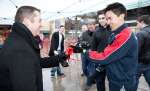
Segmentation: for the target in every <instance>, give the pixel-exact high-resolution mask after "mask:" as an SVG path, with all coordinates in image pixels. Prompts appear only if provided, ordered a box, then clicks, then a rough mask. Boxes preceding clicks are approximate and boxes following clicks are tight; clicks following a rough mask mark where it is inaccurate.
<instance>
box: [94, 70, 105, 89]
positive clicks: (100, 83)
mask: <svg viewBox="0 0 150 91" xmlns="http://www.w3.org/2000/svg"><path fill="white" fill-rule="evenodd" d="M105 77H106V71H105V70H104V71H102V72H100V73H99V74H98V75H97V77H96V86H97V91H105Z"/></svg>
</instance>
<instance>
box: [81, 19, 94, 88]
mask: <svg viewBox="0 0 150 91" xmlns="http://www.w3.org/2000/svg"><path fill="white" fill-rule="evenodd" d="M87 23H88V24H87V28H88V30H86V31H84V32H83V33H82V35H81V37H80V42H81V45H82V43H84V46H87V45H89V46H88V47H87V48H83V52H82V53H81V60H82V70H83V74H84V75H85V77H86V78H87V79H86V82H85V83H86V84H85V86H84V90H88V89H90V88H91V86H92V84H93V82H92V81H91V80H90V79H89V76H90V75H91V74H92V72H93V69H94V64H92V63H91V62H90V61H88V60H86V58H85V52H86V51H88V50H90V48H91V43H92V36H93V34H94V32H95V20H94V19H92V20H89V21H88V22H87ZM85 44H86V45H85Z"/></svg>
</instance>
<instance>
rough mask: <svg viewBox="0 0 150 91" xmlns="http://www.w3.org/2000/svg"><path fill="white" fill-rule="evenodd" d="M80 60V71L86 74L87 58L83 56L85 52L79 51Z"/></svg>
mask: <svg viewBox="0 0 150 91" xmlns="http://www.w3.org/2000/svg"><path fill="white" fill-rule="evenodd" d="M81 60H82V71H83V74H84V75H86V76H87V75H88V73H87V64H88V62H87V60H86V57H85V54H84V53H81Z"/></svg>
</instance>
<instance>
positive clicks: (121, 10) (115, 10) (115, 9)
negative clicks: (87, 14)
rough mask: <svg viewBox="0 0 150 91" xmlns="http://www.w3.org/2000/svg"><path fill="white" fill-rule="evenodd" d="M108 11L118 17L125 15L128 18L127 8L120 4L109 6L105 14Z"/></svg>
mask: <svg viewBox="0 0 150 91" xmlns="http://www.w3.org/2000/svg"><path fill="white" fill-rule="evenodd" d="M107 11H112V12H113V13H114V14H116V15H117V16H120V15H121V14H125V16H126V14H127V11H126V8H125V6H124V5H123V4H121V3H118V2H116V3H113V4H110V5H108V6H107V7H106V8H105V10H104V12H105V14H106V12H107Z"/></svg>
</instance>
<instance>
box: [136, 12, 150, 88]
mask: <svg viewBox="0 0 150 91" xmlns="http://www.w3.org/2000/svg"><path fill="white" fill-rule="evenodd" d="M137 27H138V28H139V29H140V31H139V32H138V33H137V34H136V36H137V39H138V48H139V61H138V62H139V63H138V70H137V80H138V83H139V78H140V77H141V75H142V74H143V76H144V77H145V80H146V82H147V83H148V85H149V87H150V41H149V40H150V36H149V35H150V16H149V15H142V16H140V17H138V18H137ZM138 83H137V84H138Z"/></svg>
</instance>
